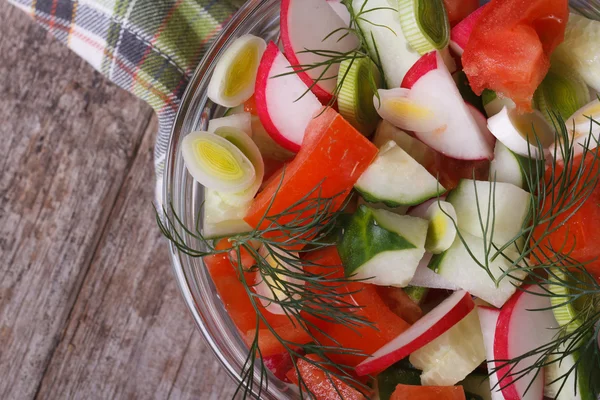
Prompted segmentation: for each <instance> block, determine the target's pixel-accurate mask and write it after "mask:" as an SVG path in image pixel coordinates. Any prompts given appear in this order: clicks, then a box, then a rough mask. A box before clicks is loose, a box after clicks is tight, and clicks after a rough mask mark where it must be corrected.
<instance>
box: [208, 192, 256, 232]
mask: <svg viewBox="0 0 600 400" xmlns="http://www.w3.org/2000/svg"><path fill="white" fill-rule="evenodd" d="M250 205H251V202H248V203H245V204H238V205H231V204H229V203H227V202H226V201H225V200H223V198H221V193H219V192H218V191H216V190H213V189H208V188H204V208H203V223H202V235H203V236H204V237H205V238H206V239H216V238H221V237H228V236H231V235H235V234H238V233H244V232H250V231H252V227H251V226H250V225H248V224H247V223H246V222H245V221H244V217H245V216H246V213H247V212H248V210H249V209H250Z"/></svg>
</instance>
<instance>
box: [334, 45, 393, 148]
mask: <svg viewBox="0 0 600 400" xmlns="http://www.w3.org/2000/svg"><path fill="white" fill-rule="evenodd" d="M340 83H341V87H340V90H339V93H338V99H337V101H338V108H339V112H340V114H341V115H342V117H344V118H345V119H346V120H347V121H348V122H350V124H351V125H352V126H354V127H355V128H356V129H357V130H358V131H359V132H361V133H362V134H363V135H365V136H370V135H371V134H372V133H373V131H374V130H375V128H376V127H377V123H378V122H379V120H380V118H379V114H377V110H375V105H374V104H373V95H374V94H375V92H376V91H377V89H378V88H379V87H381V85H382V83H383V82H382V79H381V74H380V73H379V69H378V68H377V66H376V65H375V63H374V62H373V61H371V59H370V58H369V57H356V58H351V59H347V60H344V61H342V63H341V64H340V71H339V73H338V84H340Z"/></svg>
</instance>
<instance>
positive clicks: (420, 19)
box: [398, 0, 450, 55]
mask: <svg viewBox="0 0 600 400" xmlns="http://www.w3.org/2000/svg"><path fill="white" fill-rule="evenodd" d="M398 13H399V14H400V24H401V26H402V33H404V37H406V40H407V41H408V43H409V44H410V46H411V47H412V48H413V49H415V50H416V51H418V52H419V54H421V55H423V54H426V53H429V52H430V51H433V50H436V49H437V50H441V49H443V48H444V47H446V46H447V45H448V42H449V41H450V22H449V21H448V14H447V13H446V9H445V8H444V2H443V1H442V0H398Z"/></svg>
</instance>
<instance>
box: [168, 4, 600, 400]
mask: <svg viewBox="0 0 600 400" xmlns="http://www.w3.org/2000/svg"><path fill="white" fill-rule="evenodd" d="M599 3H600V0H572V1H571V5H572V7H573V8H575V9H577V11H579V12H581V13H582V14H584V15H586V16H588V17H590V18H596V19H598V16H599V15H600V5H599ZM279 6H280V1H279V0H249V1H248V2H247V3H246V4H245V5H244V6H243V7H242V8H241V9H240V10H239V12H238V13H237V14H236V15H235V16H234V17H233V19H232V20H231V21H230V22H229V24H228V25H227V26H226V27H225V29H224V30H223V32H222V33H221V34H220V35H219V37H218V38H217V40H216V41H215V43H214V44H213V45H212V47H211V48H210V49H209V50H208V52H207V53H206V55H205V57H204V59H203V60H202V62H201V63H200V65H199V66H198V68H197V70H196V72H195V73H194V76H193V77H192V79H191V81H190V84H189V86H188V88H187V90H186V92H185V94H184V95H183V100H182V103H181V108H180V109H179V112H178V113H177V117H176V120H175V123H174V126H173V129H172V134H171V138H170V142H169V150H168V153H167V161H166V169H165V178H164V187H163V204H165V205H166V206H167V207H168V205H169V204H172V205H173V209H174V211H175V212H176V213H177V215H179V216H180V217H182V220H183V222H184V223H185V224H186V226H190V227H193V226H196V223H197V221H196V219H197V217H198V213H199V211H200V205H201V204H202V202H203V191H202V190H200V189H201V188H200V186H199V185H198V184H197V183H195V182H194V180H193V179H192V177H191V176H190V175H189V174H188V173H187V171H186V169H185V166H184V163H183V159H182V157H181V153H180V151H179V146H180V144H181V140H182V139H183V137H184V136H185V135H186V134H188V133H190V132H193V131H196V130H205V129H206V127H207V125H208V121H209V120H210V119H212V118H218V117H221V116H223V113H224V112H225V109H224V108H223V107H220V106H217V105H215V104H214V103H213V102H212V101H210V100H209V99H208V97H207V96H206V91H207V87H208V82H209V80H210V77H211V75H212V72H213V69H214V67H215V62H216V60H218V58H219V57H220V55H221V54H222V53H223V51H224V50H225V49H226V48H227V47H228V46H229V44H230V43H231V42H232V41H233V40H235V39H236V38H238V37H240V36H242V35H244V34H247V33H251V34H254V35H256V36H260V37H263V38H264V39H265V40H267V41H268V40H275V41H277V38H278V34H279ZM169 212H171V211H170V210H169ZM183 236H184V239H186V240H187V241H188V243H191V240H190V238H189V237H187V236H186V235H183ZM170 252H171V260H172V264H173V269H174V271H175V276H176V279H177V282H178V284H179V287H180V289H181V292H182V294H183V297H184V299H185V302H186V303H187V306H188V308H189V309H190V311H191V312H192V315H193V317H194V320H195V321H196V324H197V325H198V327H199V328H200V331H201V332H202V334H203V335H204V338H205V339H206V341H207V343H208V344H209V346H210V347H211V348H212V350H213V352H214V353H215V355H216V356H217V358H218V359H219V361H220V362H221V363H222V364H223V366H224V367H225V369H226V370H227V372H228V373H229V374H230V375H231V376H232V377H233V378H234V379H235V380H236V381H237V382H239V381H240V376H239V372H240V371H241V369H242V366H243V363H244V360H245V358H246V354H247V347H246V345H245V343H244V342H243V341H242V339H241V337H240V335H239V334H238V332H237V329H236V327H235V326H234V325H233V323H232V322H231V320H230V318H229V316H228V315H227V312H226V311H225V308H224V307H223V305H222V303H221V301H220V299H219V297H218V296H217V294H216V291H215V288H214V285H213V283H212V280H211V278H210V276H209V275H208V274H207V272H206V269H205V268H204V267H203V263H202V260H201V259H198V258H191V257H188V256H186V255H184V254H181V253H179V252H178V251H177V249H176V248H175V247H174V246H172V245H171V246H170ZM257 376H258V375H256V377H257ZM257 383H258V382H257ZM296 393H297V392H296V390H295V389H293V388H291V387H289V386H288V385H286V384H284V383H283V382H281V381H279V380H278V379H276V378H275V377H274V376H271V377H270V380H269V388H268V391H266V392H263V393H262V395H261V398H263V399H269V400H271V399H289V398H293V397H295V394H296Z"/></svg>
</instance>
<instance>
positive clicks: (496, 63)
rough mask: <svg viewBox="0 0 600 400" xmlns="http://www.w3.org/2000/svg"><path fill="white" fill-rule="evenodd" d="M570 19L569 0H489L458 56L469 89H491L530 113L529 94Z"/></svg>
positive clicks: (541, 78)
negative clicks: (460, 58)
mask: <svg viewBox="0 0 600 400" xmlns="http://www.w3.org/2000/svg"><path fill="white" fill-rule="evenodd" d="M568 18H569V7H568V1H567V0H529V1H524V0H492V1H491V2H490V3H489V4H488V5H487V6H486V7H485V9H484V10H483V11H482V12H481V17H480V18H479V20H478V21H477V23H476V24H475V27H474V28H473V32H472V33H471V36H470V38H469V42H468V43H467V47H466V48H465V52H464V54H463V56H462V63H463V68H464V71H465V73H466V74H467V76H468V78H469V82H470V84H471V88H472V89H473V91H474V92H475V93H477V94H481V93H482V92H483V90H484V89H491V90H494V91H496V92H497V93H500V94H502V95H504V96H506V97H509V98H511V99H512V100H513V101H514V102H515V103H516V104H517V106H518V107H519V109H520V110H522V111H531V110H532V106H531V100H532V98H533V93H534V92H535V90H536V89H537V87H538V86H539V84H540V83H541V82H542V80H543V79H544V77H545V76H546V73H547V72H548V69H549V68H550V55H551V53H552V52H553V51H554V49H555V48H556V46H558V45H559V44H560V43H561V42H562V41H563V40H564V33H565V27H566V24H567V20H568Z"/></svg>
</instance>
